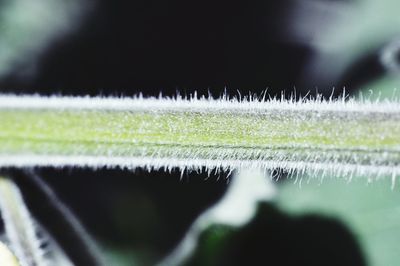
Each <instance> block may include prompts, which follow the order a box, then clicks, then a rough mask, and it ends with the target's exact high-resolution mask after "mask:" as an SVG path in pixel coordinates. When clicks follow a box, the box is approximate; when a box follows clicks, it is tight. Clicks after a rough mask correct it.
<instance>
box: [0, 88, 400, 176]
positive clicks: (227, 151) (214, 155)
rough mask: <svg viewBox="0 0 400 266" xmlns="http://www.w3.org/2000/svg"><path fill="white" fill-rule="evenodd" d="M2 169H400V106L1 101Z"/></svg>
mask: <svg viewBox="0 0 400 266" xmlns="http://www.w3.org/2000/svg"><path fill="white" fill-rule="evenodd" d="M0 125H1V129H0V167H32V166H54V167H63V166H79V167H85V166H87V167H104V166H106V167H126V168H132V169H133V168H135V167H145V168H148V169H149V170H151V169H158V168H166V169H171V168H173V167H178V168H180V169H181V170H182V171H184V170H186V169H188V170H191V169H195V170H196V169H199V168H202V167H206V169H207V170H209V171H211V170H213V169H215V168H217V169H225V170H227V169H233V168H237V167H261V168H264V169H275V168H283V169H285V170H287V171H288V172H290V173H294V172H297V173H299V172H305V171H307V172H311V173H315V174H317V173H318V174H321V173H322V174H323V175H324V174H335V175H337V174H339V175H343V176H352V175H353V174H357V175H374V176H376V175H379V176H381V175H391V176H396V175H398V174H399V173H400V103H399V102H397V101H396V102H390V101H385V102H379V103H378V102H368V101H362V102H357V101H356V100H354V99H348V100H346V101H345V100H344V99H338V100H328V101H325V100H322V99H321V98H317V99H314V100H301V101H292V100H288V101H286V100H282V99H280V100H277V99H269V100H266V101H264V100H257V99H248V100H243V101H238V100H229V99H226V98H222V99H219V100H212V99H205V98H201V99H197V98H191V99H183V98H175V99H166V98H158V99H156V98H147V99H146V98H142V97H136V98H89V97H84V98H76V97H39V96H13V95H3V96H0Z"/></svg>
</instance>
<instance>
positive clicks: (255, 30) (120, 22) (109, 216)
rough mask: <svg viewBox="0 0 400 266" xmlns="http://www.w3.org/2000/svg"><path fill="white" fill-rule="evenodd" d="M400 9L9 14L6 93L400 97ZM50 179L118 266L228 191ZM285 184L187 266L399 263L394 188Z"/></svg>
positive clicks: (136, 176)
mask: <svg viewBox="0 0 400 266" xmlns="http://www.w3.org/2000/svg"><path fill="white" fill-rule="evenodd" d="M399 10H400V4H399V3H398V1H396V0H381V1H374V0H279V1H278V0H276V1H248V2H244V1H243V2H242V3H239V2H234V1H226V0H221V1H210V0H203V1H182V0H171V1H161V0H132V1H123V0H112V1H111V0H69V1H63V0H35V1H31V0H0V93H16V94H32V93H37V94H42V95H49V94H57V95H87V94H89V95H106V96H121V95H122V96H132V95H136V94H138V93H139V92H141V93H143V94H144V95H146V96H158V95H159V94H160V93H162V94H163V95H166V96H173V95H176V93H177V92H178V93H181V94H183V95H190V94H191V93H193V92H194V91H197V92H198V94H200V95H201V94H205V95H208V94H209V93H210V94H211V95H212V96H213V97H219V96H220V95H222V94H223V93H225V92H226V93H227V94H229V95H231V96H239V95H242V96H243V95H247V94H249V93H256V94H261V93H262V92H263V91H265V90H267V92H268V93H269V94H271V95H280V94H281V93H282V92H283V91H284V92H285V94H286V95H290V93H292V92H294V91H295V92H296V95H297V96H301V95H303V96H304V95H306V94H309V95H315V94H316V93H321V94H323V95H325V96H327V97H329V96H330V95H331V94H334V95H340V94H342V92H343V89H344V88H346V92H348V93H349V94H352V95H356V96H357V95H359V93H360V92H362V93H363V95H364V96H367V97H373V98H376V97H379V96H380V97H382V98H384V97H388V98H393V97H394V98H396V97H397V90H396V87H397V86H398V84H399V82H400V16H398V12H399ZM37 172H38V174H39V175H41V176H42V177H43V178H44V180H45V181H47V182H48V183H49V184H50V185H51V186H52V187H53V188H54V189H55V191H56V192H57V194H58V195H59V196H60V198H61V199H62V200H64V201H65V203H66V204H67V205H68V206H70V207H71V208H72V210H73V211H74V212H75V213H76V214H77V216H78V218H79V219H80V220H81V221H82V223H83V225H84V226H85V227H86V228H87V230H88V231H89V233H90V234H91V235H92V236H93V237H94V238H95V239H96V240H97V241H98V242H99V245H100V247H101V248H102V249H103V250H105V251H106V252H105V253H104V254H106V257H107V260H108V264H109V265H154V264H155V263H156V262H157V261H159V260H160V259H162V258H163V257H165V256H166V255H167V254H169V253H170V252H171V251H172V250H173V249H174V247H175V246H176V245H177V244H178V243H179V241H180V240H181V239H182V237H183V236H184V235H185V232H186V231H187V230H188V228H189V227H190V225H191V224H192V223H193V222H194V221H195V219H196V217H198V216H199V215H200V214H201V213H202V211H204V210H206V209H207V208H208V207H210V206H212V205H213V204H215V203H216V202H217V201H218V199H220V198H221V197H222V196H223V195H224V193H225V191H226V190H227V189H228V187H229V182H228V180H229V179H227V177H226V173H225V174H224V173H221V174H219V175H215V176H211V177H210V178H206V177H207V176H206V175H203V174H197V173H195V174H194V173H191V174H187V175H185V176H184V178H183V179H181V178H180V173H174V172H172V173H165V172H152V173H147V172H143V171H141V170H137V171H135V172H130V171H122V170H102V171H93V170H87V169H85V170H84V169H64V170H55V169H38V170H37ZM230 178H234V177H230ZM283 179H284V178H283ZM19 182H20V183H21V187H22V189H23V191H24V194H25V197H26V198H27V201H28V202H30V203H29V204H30V205H31V208H32V210H33V212H34V215H35V216H36V217H37V219H38V220H40V221H41V223H42V224H44V226H45V227H47V228H54V230H52V231H53V232H52V233H53V234H55V235H57V234H58V235H62V233H63V230H62V229H59V228H58V229H57V225H56V223H57V219H55V218H53V217H52V216H49V214H48V212H46V210H47V208H49V207H48V205H47V204H46V203H45V202H44V201H41V200H39V199H40V197H39V196H38V195H37V193H32V184H29V182H25V181H24V180H23V178H22V179H21V180H20V181H19ZM275 185H276V186H278V188H277V190H278V194H277V195H278V196H276V197H275V198H274V199H273V200H272V201H267V202H264V203H260V207H259V210H258V212H257V215H256V216H255V217H254V218H253V220H252V222H251V223H249V224H247V225H246V226H245V227H243V228H235V229H232V228H230V227H228V228H227V227H226V226H222V227H221V225H218V226H217V225H216V226H214V227H213V226H211V227H210V229H209V230H206V231H205V232H204V233H203V234H202V237H201V238H200V240H199V246H198V249H197V251H196V252H195V254H194V255H193V256H192V259H191V260H190V261H189V262H188V265H246V264H247V265H274V263H276V262H279V265H398V263H399V261H398V260H397V258H396V257H397V254H398V252H399V251H400V250H399V248H398V247H397V245H396V239H398V238H399V237H400V228H399V226H398V224H400V223H399V222H400V208H399V207H398V206H397V202H398V197H399V195H398V191H397V189H395V190H393V191H391V190H390V182H389V181H388V182H385V180H383V181H379V182H378V181H377V182H374V183H373V184H372V185H371V184H370V185H369V184H368V182H367V181H365V180H357V181H353V182H352V183H351V184H346V182H345V181H341V180H330V181H324V182H322V184H320V182H319V181H314V180H311V181H310V182H309V183H308V184H303V186H302V188H300V187H299V185H298V184H294V182H293V180H287V181H282V182H278V183H276V184H275ZM56 238H57V237H56ZM57 239H58V238H57ZM59 241H60V242H62V246H63V247H64V248H65V249H69V250H73V245H74V243H70V242H71V241H69V242H68V240H65V239H63V238H62V236H60V240H59ZM216 246H218V247H219V248H216ZM210 250H214V251H210ZM74 252H75V254H77V255H76V257H77V258H76V260H77V261H79V251H76V250H75V251H74ZM246 262H247V263H246ZM235 263H236V264H235Z"/></svg>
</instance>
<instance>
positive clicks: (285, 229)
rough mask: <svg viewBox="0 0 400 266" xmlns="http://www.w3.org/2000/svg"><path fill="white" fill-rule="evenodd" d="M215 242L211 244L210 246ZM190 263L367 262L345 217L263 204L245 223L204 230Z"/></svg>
mask: <svg viewBox="0 0 400 266" xmlns="http://www.w3.org/2000/svg"><path fill="white" fill-rule="evenodd" d="M210 247H212V248H210ZM186 265H187V266H200V265H208V266H217V265H218V266H225V265H226V266H228V265H230V266H236V265H237V266H242V265H281V266H300V265H304V266H319V265H325V266H338V265H341V266H364V265H366V262H365V260H364V258H363V254H362V251H361V249H360V246H359V244H358V243H357V241H356V240H355V238H354V236H353V234H352V233H351V232H350V231H349V229H348V228H347V227H346V226H345V225H343V224H342V223H341V222H340V221H338V220H336V219H333V218H327V217H323V216H320V215H313V214H309V215H302V216H296V217H292V216H290V215H287V214H285V213H282V212H281V211H280V210H279V209H277V208H276V207H274V206H272V205H270V204H266V203H263V204H260V205H259V209H258V213H257V215H256V217H255V218H254V219H253V220H252V221H251V222H250V223H249V224H247V225H245V226H244V227H243V228H241V229H238V230H237V231H235V230H234V229H232V228H226V227H225V228H224V227H221V226H218V225H216V226H214V228H209V229H208V230H207V231H205V232H204V233H203V235H202V237H201V239H200V245H199V248H198V249H197V252H196V253H195V255H194V256H193V257H192V258H191V260H190V261H189V262H188V263H187V264H186Z"/></svg>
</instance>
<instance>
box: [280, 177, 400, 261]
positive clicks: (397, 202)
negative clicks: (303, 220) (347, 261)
mask: <svg viewBox="0 0 400 266" xmlns="http://www.w3.org/2000/svg"><path fill="white" fill-rule="evenodd" d="M277 204H278V206H280V207H281V208H282V209H283V210H285V211H287V212H289V213H292V214H296V215H297V214H305V213H315V214H320V215H325V216H329V217H334V218H337V219H340V220H341V221H343V222H344V223H345V225H347V226H348V227H349V228H350V229H351V230H352V231H353V233H354V234H355V235H356V237H357V239H358V242H359V243H360V244H361V246H362V249H363V253H364V254H365V256H366V258H367V261H368V264H369V265H399V263H400V259H399V252H400V247H399V245H398V240H399V239H400V193H399V189H398V187H397V186H396V188H395V189H394V190H391V189H390V181H389V180H388V179H386V180H385V179H384V180H378V181H375V182H372V183H368V182H367V180H365V179H361V178H360V179H356V178H355V179H353V181H351V182H349V183H347V182H345V181H343V180H338V179H325V180H323V182H322V183H321V181H320V180H318V179H310V180H309V182H306V183H303V185H302V187H301V188H300V187H299V185H298V184H294V183H293V182H287V183H286V184H284V185H283V187H282V188H281V191H280V195H279V196H278V198H277ZM306 244H307V243H305V245H306Z"/></svg>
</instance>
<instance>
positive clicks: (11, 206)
mask: <svg viewBox="0 0 400 266" xmlns="http://www.w3.org/2000/svg"><path fill="white" fill-rule="evenodd" d="M0 211H1V216H2V218H3V221H4V226H5V233H6V237H7V240H8V241H9V243H10V246H11V249H12V250H13V252H14V253H15V255H16V257H17V258H18V261H19V263H20V265H21V266H43V265H48V262H47V260H46V259H45V256H44V254H45V251H44V250H43V249H42V248H41V242H40V240H39V237H38V236H37V235H36V228H35V224H34V220H33V219H32V217H31V216H30V214H29V211H28V209H27V207H26V205H25V203H24V201H23V199H22V196H21V192H20V191H19V189H18V187H17V186H16V185H15V184H14V182H13V181H12V180H11V179H9V178H5V177H0Z"/></svg>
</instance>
